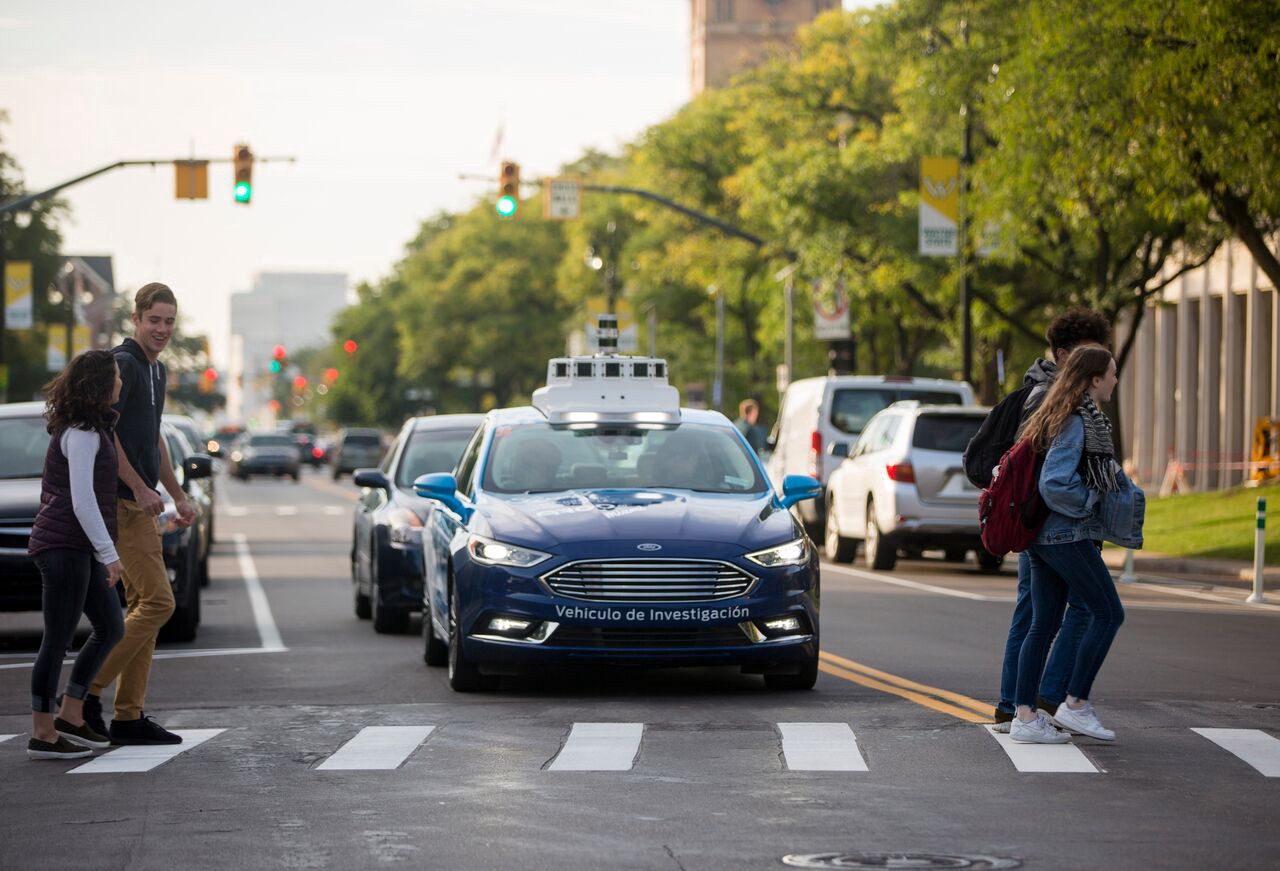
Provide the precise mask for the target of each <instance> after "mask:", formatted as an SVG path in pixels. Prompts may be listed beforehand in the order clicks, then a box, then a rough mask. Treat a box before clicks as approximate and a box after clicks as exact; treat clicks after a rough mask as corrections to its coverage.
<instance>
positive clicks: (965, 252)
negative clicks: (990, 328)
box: [958, 18, 973, 383]
mask: <svg viewBox="0 0 1280 871" xmlns="http://www.w3.org/2000/svg"><path fill="white" fill-rule="evenodd" d="M960 36H961V40H962V42H963V44H964V47H965V48H966V49H968V47H969V19H967V18H962V19H960ZM960 115H961V117H963V118H964V142H963V144H962V147H961V150H960V227H959V228H958V229H959V233H958V236H959V239H958V241H959V243H960V359H961V363H960V377H961V379H962V380H964V381H966V382H969V383H972V381H973V305H972V302H971V300H970V299H969V175H970V171H969V170H970V165H971V164H972V162H973V151H972V146H973V119H972V117H971V113H970V112H969V101H968V100H965V102H964V103H962V104H961V105H960Z"/></svg>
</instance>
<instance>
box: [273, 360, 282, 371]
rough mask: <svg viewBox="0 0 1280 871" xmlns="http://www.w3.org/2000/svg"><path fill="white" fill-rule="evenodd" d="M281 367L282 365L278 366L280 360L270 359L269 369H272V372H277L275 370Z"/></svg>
mask: <svg viewBox="0 0 1280 871" xmlns="http://www.w3.org/2000/svg"><path fill="white" fill-rule="evenodd" d="M281 368H282V367H281V366H280V361H279V360H272V361H271V371H272V372H273V373H277V372H279V371H280V369H281Z"/></svg>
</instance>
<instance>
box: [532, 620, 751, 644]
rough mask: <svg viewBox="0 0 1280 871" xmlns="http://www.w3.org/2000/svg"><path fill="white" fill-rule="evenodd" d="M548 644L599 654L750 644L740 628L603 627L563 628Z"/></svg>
mask: <svg viewBox="0 0 1280 871" xmlns="http://www.w3.org/2000/svg"><path fill="white" fill-rule="evenodd" d="M547 643H548V644H553V645H555V646H557V647H584V648H590V649H596V650H613V649H625V648H632V649H635V648H640V649H650V648H665V647H741V646H744V645H747V644H749V643H750V639H748V638H747V636H746V633H744V632H743V631H742V630H741V629H739V628H738V627H737V626H707V627H700V628H697V629H666V628H663V629H605V628H601V627H599V626H561V627H560V628H559V629H557V630H556V631H555V632H553V633H552V634H551V637H550V638H549V639H548V640H547Z"/></svg>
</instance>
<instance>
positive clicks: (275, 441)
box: [249, 435, 294, 448]
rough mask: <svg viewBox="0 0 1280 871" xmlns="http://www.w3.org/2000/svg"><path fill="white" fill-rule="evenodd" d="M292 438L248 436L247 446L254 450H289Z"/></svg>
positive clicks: (285, 436)
mask: <svg viewBox="0 0 1280 871" xmlns="http://www.w3.org/2000/svg"><path fill="white" fill-rule="evenodd" d="M293 445H294V442H293V436H287V435H254V436H249V446H250V447H255V448H291V447H293Z"/></svg>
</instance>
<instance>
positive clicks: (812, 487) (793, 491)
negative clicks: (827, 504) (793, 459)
mask: <svg viewBox="0 0 1280 871" xmlns="http://www.w3.org/2000/svg"><path fill="white" fill-rule="evenodd" d="M821 495H822V484H821V483H820V482H819V481H818V479H817V478H813V477H810V476H809V475H787V477H785V478H783V479H782V507H783V508H790V507H791V506H792V505H795V504H796V503H797V502H803V501H804V500H806V499H817V498H818V497H819V496H821Z"/></svg>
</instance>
